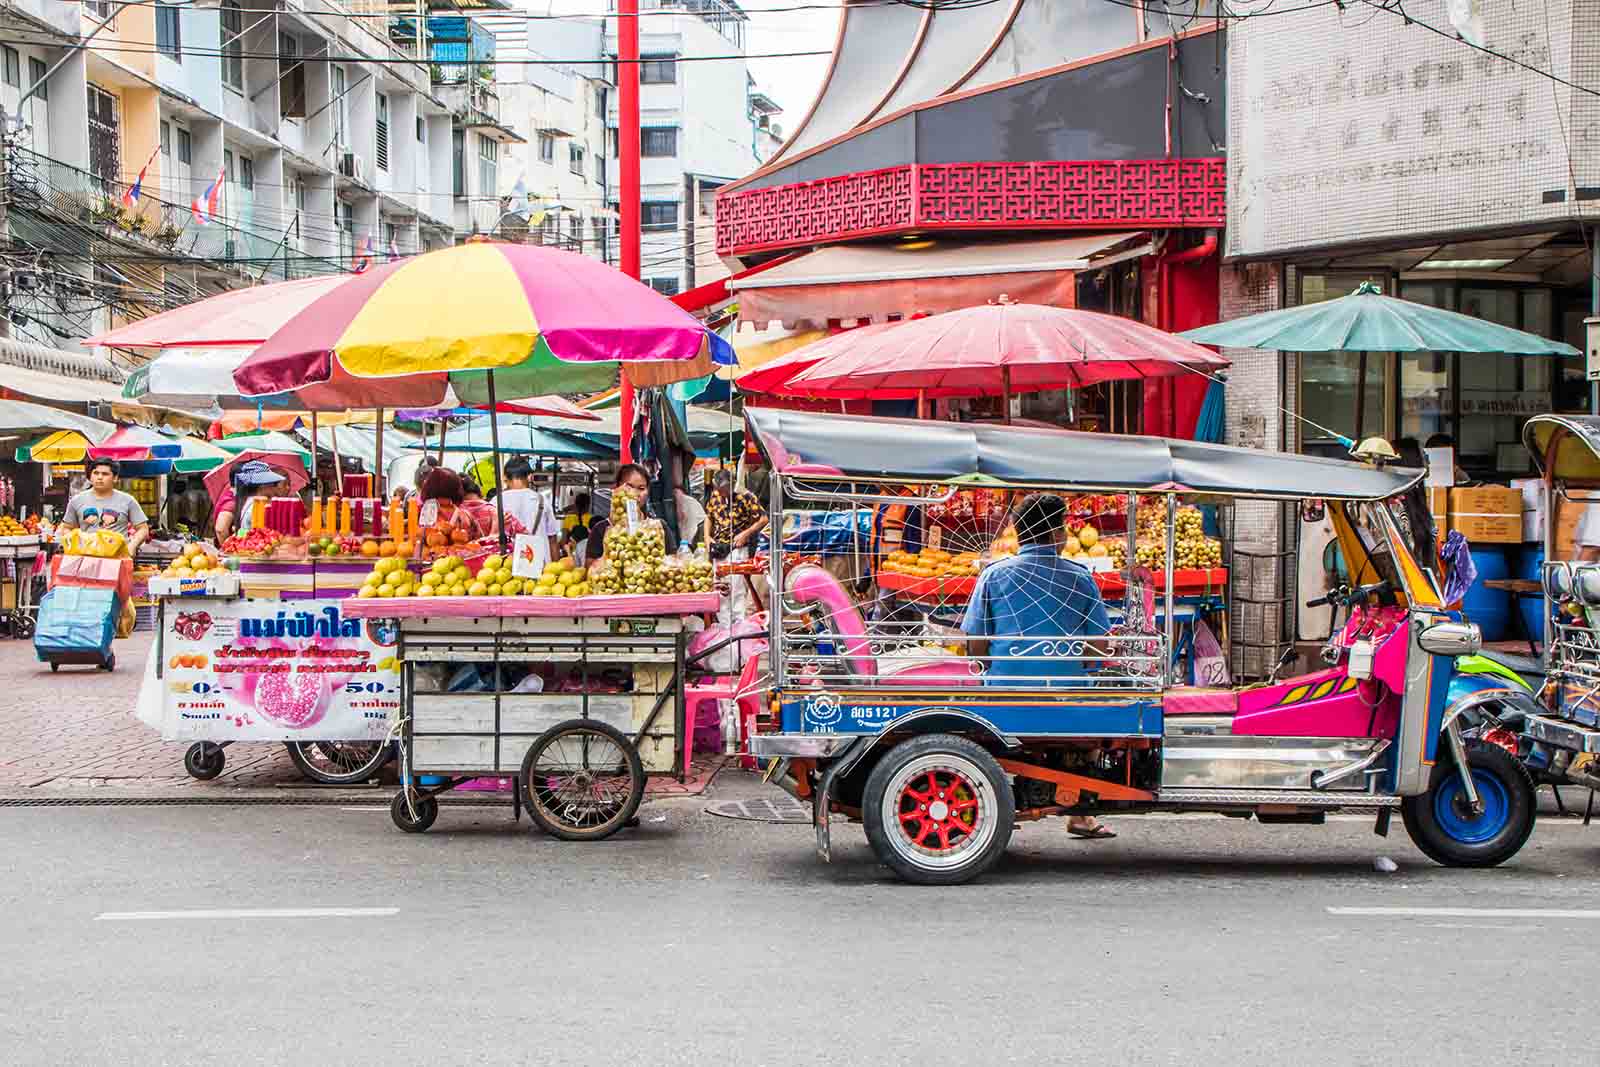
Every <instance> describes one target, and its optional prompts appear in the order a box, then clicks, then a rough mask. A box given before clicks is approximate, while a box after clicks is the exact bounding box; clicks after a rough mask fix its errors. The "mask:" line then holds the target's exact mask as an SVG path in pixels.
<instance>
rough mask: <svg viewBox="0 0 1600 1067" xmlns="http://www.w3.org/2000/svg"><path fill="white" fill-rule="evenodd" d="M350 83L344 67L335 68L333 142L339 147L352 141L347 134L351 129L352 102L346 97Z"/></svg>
mask: <svg viewBox="0 0 1600 1067" xmlns="http://www.w3.org/2000/svg"><path fill="white" fill-rule="evenodd" d="M347 85H348V82H347V81H346V75H345V72H344V68H343V67H334V68H333V143H334V145H335V146H336V147H338V148H341V149H342V148H344V147H345V146H346V145H347V144H349V143H350V139H349V138H348V137H346V136H345V130H347V129H349V118H350V102H349V101H348V100H346V99H345V89H346V86H347Z"/></svg>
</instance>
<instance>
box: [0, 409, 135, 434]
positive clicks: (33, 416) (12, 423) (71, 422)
mask: <svg viewBox="0 0 1600 1067" xmlns="http://www.w3.org/2000/svg"><path fill="white" fill-rule="evenodd" d="M115 429H116V427H115V426H113V425H112V424H111V423H109V422H102V421H100V420H99V419H91V418H89V417H88V416H87V415H74V414H73V413H72V412H70V411H62V410H61V409H60V408H52V407H46V406H45V405H43V404H29V403H27V402H26V401H22V400H0V431H6V432H9V431H21V432H24V433H28V432H32V431H35V430H77V431H78V432H79V433H81V434H83V435H84V436H85V437H87V438H88V439H89V440H90V441H91V442H94V443H96V444H98V443H99V442H101V441H104V440H105V439H106V438H107V437H109V436H111V432H112V431H113V430H115Z"/></svg>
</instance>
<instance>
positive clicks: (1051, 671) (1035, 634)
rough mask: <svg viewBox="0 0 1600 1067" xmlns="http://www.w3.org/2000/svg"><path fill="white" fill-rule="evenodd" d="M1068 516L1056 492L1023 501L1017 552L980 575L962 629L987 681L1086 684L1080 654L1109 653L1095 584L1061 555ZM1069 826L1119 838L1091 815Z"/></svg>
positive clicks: (1087, 665)
mask: <svg viewBox="0 0 1600 1067" xmlns="http://www.w3.org/2000/svg"><path fill="white" fill-rule="evenodd" d="M1066 517H1067V508H1066V504H1065V503H1064V502H1063V501H1062V499H1061V498H1060V497H1058V496H1055V495H1053V494H1050V493H1035V494H1033V495H1032V496H1030V497H1028V498H1027V499H1025V500H1024V501H1023V502H1022V504H1021V506H1020V507H1018V509H1017V512H1016V519H1015V523H1016V528H1017V541H1018V543H1019V544H1020V545H1021V551H1020V552H1018V553H1017V554H1016V555H1015V556H1012V557H1011V558H1010V559H1003V560H1000V561H999V562H998V563H993V564H991V565H989V566H988V567H985V568H984V571H983V573H982V574H981V575H979V576H978V582H977V585H976V587H975V588H974V589H973V591H972V599H971V600H970V601H969V602H968V603H967V614H966V617H965V618H963V619H962V620H961V629H962V631H963V632H964V633H965V634H966V635H967V638H968V640H967V650H968V651H967V654H968V655H969V656H980V657H990V658H989V665H988V670H987V672H986V673H985V675H984V678H985V682H986V684H989V685H1014V686H1028V687H1035V688H1048V687H1052V686H1071V685H1078V686H1085V685H1091V684H1093V683H1092V682H1089V681H1086V680H1082V679H1083V675H1085V674H1086V673H1088V672H1089V671H1090V670H1091V669H1092V667H1093V666H1094V664H1093V661H1092V660H1088V659H1085V658H1084V657H1086V656H1094V655H1100V656H1109V655H1111V654H1112V652H1111V649H1110V647H1109V646H1110V642H1107V641H1094V640H1090V639H1092V638H1094V637H1100V636H1103V635H1105V634H1108V633H1110V631H1111V620H1110V618H1109V617H1108V616H1107V614H1106V605H1105V601H1104V600H1102V599H1101V598H1100V587H1099V586H1098V585H1096V584H1095V580H1094V576H1093V575H1091V574H1090V573H1089V571H1088V570H1087V569H1086V568H1084V567H1081V566H1079V565H1078V564H1076V563H1073V562H1072V561H1071V560H1066V559H1062V558H1061V549H1060V541H1061V535H1062V531H1063V530H1064V529H1065V523H1066ZM1067 637H1070V638H1071V640H1064V638H1067ZM1024 656H1027V657H1040V658H1029V659H1023V658H1019V657H1024ZM1073 677H1077V678H1078V679H1080V680H1079V681H1077V682H1073V681H1071V680H1070V679H1072V678H1073ZM1058 679H1059V680H1058ZM1067 829H1068V831H1069V832H1070V833H1072V834H1074V835H1076V836H1078V837H1093V838H1101V837H1115V836H1116V835H1115V834H1114V833H1112V832H1111V831H1110V830H1108V829H1106V828H1105V827H1104V826H1102V825H1101V824H1100V823H1099V822H1098V821H1096V820H1095V819H1094V818H1093V817H1092V816H1073V817H1072V818H1071V819H1070V820H1069V821H1068V825H1067Z"/></svg>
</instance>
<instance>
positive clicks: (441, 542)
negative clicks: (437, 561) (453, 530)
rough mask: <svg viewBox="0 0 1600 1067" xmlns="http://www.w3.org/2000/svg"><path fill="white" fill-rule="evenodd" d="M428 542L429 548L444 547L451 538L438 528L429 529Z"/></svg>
mask: <svg viewBox="0 0 1600 1067" xmlns="http://www.w3.org/2000/svg"><path fill="white" fill-rule="evenodd" d="M427 542H428V547H429V548H443V547H444V546H445V545H447V544H449V543H450V539H449V538H448V537H446V536H445V535H444V534H442V533H440V532H439V531H438V530H429V531H428V536H427Z"/></svg>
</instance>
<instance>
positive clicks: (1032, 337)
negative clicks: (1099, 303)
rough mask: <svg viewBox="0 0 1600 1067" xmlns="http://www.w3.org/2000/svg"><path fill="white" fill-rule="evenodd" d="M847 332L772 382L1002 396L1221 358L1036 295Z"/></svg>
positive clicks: (1212, 363)
mask: <svg viewBox="0 0 1600 1067" xmlns="http://www.w3.org/2000/svg"><path fill="white" fill-rule="evenodd" d="M849 336H851V335H848V334H846V335H841V337H849ZM855 337H856V341H855V343H853V344H850V345H848V346H844V347H842V348H841V349H836V350H832V351H830V352H828V353H826V354H825V355H824V358H823V359H822V360H820V361H818V362H816V363H814V364H813V365H812V366H810V367H809V368H807V369H805V370H802V371H801V372H800V373H798V374H796V375H794V376H793V377H791V378H789V379H788V380H787V381H786V382H784V383H783V384H782V386H781V387H779V389H778V390H777V391H778V392H779V393H780V394H784V395H790V396H811V397H831V398H835V399H862V398H872V399H879V400H893V399H900V400H905V399H913V398H916V397H918V396H927V397H941V396H942V397H953V396H994V395H1002V396H1008V395H1010V394H1011V393H1022V392H1036V391H1039V390H1043V389H1069V388H1071V389H1077V388H1082V387H1083V386H1086V385H1094V384H1096V383H1099V382H1111V381H1123V380H1127V379H1135V378H1155V377H1164V376H1167V375H1175V374H1185V373H1188V372H1189V371H1190V370H1192V369H1193V370H1212V369H1217V368H1221V367H1226V366H1227V365H1228V361H1227V360H1226V359H1224V358H1223V357H1221V356H1219V355H1217V354H1216V353H1215V352H1213V351H1211V350H1210V349H1208V348H1202V347H1201V346H1200V345H1197V344H1195V343H1194V342H1192V341H1185V340H1183V339H1182V338H1181V337H1175V336H1173V335H1172V334H1169V333H1166V332H1164V331H1162V330H1158V329H1156V328H1154V327H1153V326H1146V325H1144V324H1143V323H1140V322H1135V321H1134V320H1132V319H1125V318H1121V317H1119V316H1116V315H1103V314H1100V313H1099V312H1095V311H1080V310H1077V309H1074V308H1057V307H1046V306H1043V305H1040V304H1008V303H1002V304H988V305H985V306H982V307H972V308H963V309H961V310H959V311H947V312H945V313H943V314H941V315H930V316H928V317H927V318H923V319H913V320H908V321H906V322H902V323H897V324H894V325H892V326H890V327H888V328H885V329H882V330H880V331H875V332H873V333H871V334H870V335H868V334H867V331H860V332H859V333H857V334H856V335H855ZM836 340H839V338H829V339H828V340H827V341H819V342H817V344H816V345H809V346H807V347H806V348H803V349H800V350H799V351H797V352H794V353H792V354H791V355H792V356H794V357H803V356H804V355H805V353H807V352H808V351H810V349H812V348H816V347H818V346H819V345H823V344H830V343H832V342H834V341H836ZM763 369H764V368H763Z"/></svg>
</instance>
